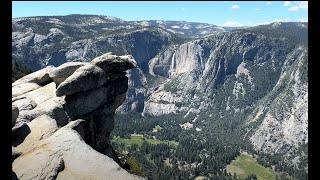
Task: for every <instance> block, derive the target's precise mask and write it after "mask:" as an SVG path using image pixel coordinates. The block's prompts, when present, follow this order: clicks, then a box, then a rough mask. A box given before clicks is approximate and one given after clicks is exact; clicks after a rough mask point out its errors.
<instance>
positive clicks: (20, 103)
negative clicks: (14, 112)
mask: <svg viewBox="0 0 320 180" xmlns="http://www.w3.org/2000/svg"><path fill="white" fill-rule="evenodd" d="M12 104H14V105H15V106H17V107H18V108H19V110H20V111H24V110H31V109H34V108H35V107H36V106H37V104H36V103H35V102H34V101H33V100H31V99H29V98H26V97H23V98H21V99H17V100H15V101H13V102H12Z"/></svg>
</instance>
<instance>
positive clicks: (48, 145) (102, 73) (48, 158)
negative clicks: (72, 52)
mask: <svg viewBox="0 0 320 180" xmlns="http://www.w3.org/2000/svg"><path fill="white" fill-rule="evenodd" d="M136 66H137V63H136V61H135V60H134V59H133V57H132V56H130V55H126V56H117V55H114V54H112V53H107V54H104V55H102V56H99V57H97V58H95V59H93V60H92V61H91V62H69V63H65V64H62V65H60V66H58V67H54V66H48V67H46V68H44V69H41V70H39V71H36V72H34V73H31V74H29V75H27V76H24V77H23V78H21V79H19V80H17V81H15V82H14V83H13V84H12V126H13V128H12V134H13V136H12V170H13V178H16V179H21V180H23V179H106V178H107V179H142V178H141V177H138V176H135V175H132V174H129V173H128V172H127V171H126V170H124V169H122V168H121V167H120V165H119V164H118V163H119V159H118V157H117V155H116V154H115V152H114V150H113V149H112V147H111V145H110V136H109V135H110V133H111V131H112V130H113V128H114V114H115V110H116V109H117V107H119V106H120V105H121V103H123V101H124V100H125V98H126V92H127V89H128V78H127V77H126V73H125V71H126V70H127V69H131V68H135V67H136Z"/></svg>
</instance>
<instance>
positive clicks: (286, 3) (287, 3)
mask: <svg viewBox="0 0 320 180" xmlns="http://www.w3.org/2000/svg"><path fill="white" fill-rule="evenodd" d="M290 4H291V2H290V1H285V2H284V3H283V6H284V7H287V6H290Z"/></svg>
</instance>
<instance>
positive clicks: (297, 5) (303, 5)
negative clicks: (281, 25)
mask: <svg viewBox="0 0 320 180" xmlns="http://www.w3.org/2000/svg"><path fill="white" fill-rule="evenodd" d="M286 2H287V1H286ZM283 5H284V6H285V4H283ZM289 5H292V3H290V4H289ZM289 5H288V6H289ZM300 9H303V10H306V11H307V10H308V1H296V2H294V6H291V7H290V8H288V11H299V10H300Z"/></svg>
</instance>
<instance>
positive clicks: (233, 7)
mask: <svg viewBox="0 0 320 180" xmlns="http://www.w3.org/2000/svg"><path fill="white" fill-rule="evenodd" d="M231 8H232V9H239V8H240V6H238V5H233V6H232V7H231Z"/></svg>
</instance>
